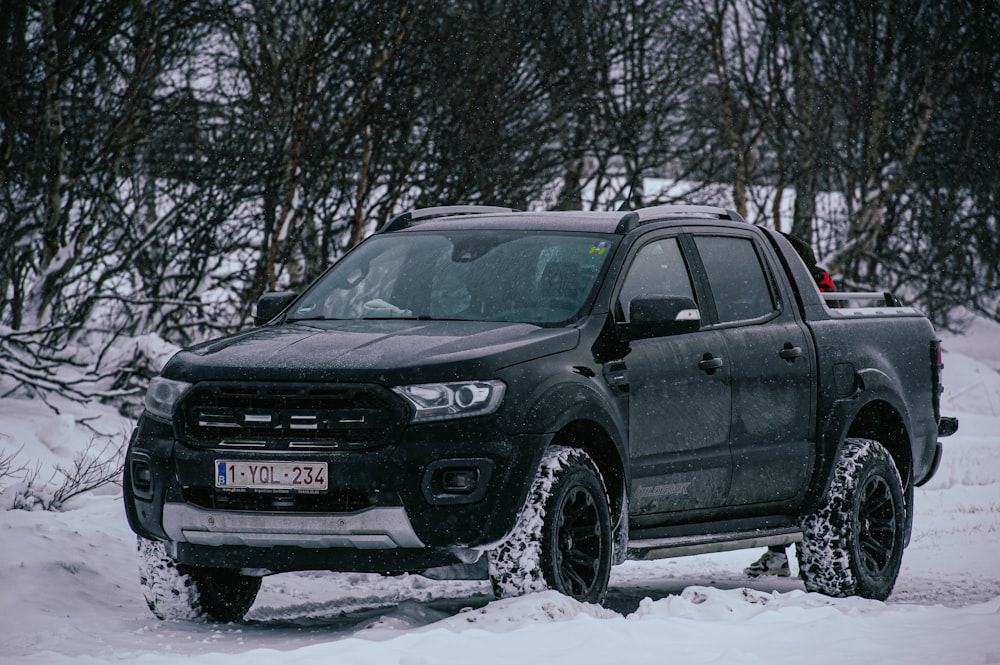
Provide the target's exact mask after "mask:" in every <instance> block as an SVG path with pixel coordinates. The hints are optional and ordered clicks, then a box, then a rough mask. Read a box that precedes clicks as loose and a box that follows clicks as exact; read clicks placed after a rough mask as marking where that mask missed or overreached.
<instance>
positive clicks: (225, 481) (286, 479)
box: [215, 460, 329, 491]
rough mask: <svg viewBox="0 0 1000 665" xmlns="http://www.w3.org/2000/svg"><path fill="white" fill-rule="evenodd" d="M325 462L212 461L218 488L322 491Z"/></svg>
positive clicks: (324, 486)
mask: <svg viewBox="0 0 1000 665" xmlns="http://www.w3.org/2000/svg"><path fill="white" fill-rule="evenodd" d="M326 471H327V468H326V462H248V461H245V460H244V461H236V460H216V461H215V486H216V487H218V488H219V489H262V490H264V489H269V490H298V491H308V490H314V491H319V490H325V489H326V488H327V487H328V482H329V481H328V479H327V473H326Z"/></svg>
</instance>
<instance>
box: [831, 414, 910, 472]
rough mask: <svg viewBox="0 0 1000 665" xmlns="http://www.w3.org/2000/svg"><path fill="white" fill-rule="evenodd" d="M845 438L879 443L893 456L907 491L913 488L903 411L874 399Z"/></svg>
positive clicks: (855, 420) (848, 430) (908, 441)
mask: <svg viewBox="0 0 1000 665" xmlns="http://www.w3.org/2000/svg"><path fill="white" fill-rule="evenodd" d="M844 438H845V439H872V440H874V441H878V442H879V443H880V444H882V446H883V447H884V448H885V449H886V450H887V451H888V452H889V455H890V456H892V460H893V462H895V464H896V469H897V470H898V471H899V476H900V479H901V480H902V481H903V487H904V489H905V488H906V487H908V486H909V485H911V484H912V482H913V481H912V478H913V451H912V447H911V443H910V433H909V430H908V428H907V426H906V422H905V421H904V419H903V417H902V415H901V414H900V412H899V410H898V409H897V408H896V407H894V406H893V405H892V404H890V403H889V402H888V401H885V400H883V399H874V400H872V401H870V402H868V403H867V404H865V405H864V406H863V407H862V408H861V409H860V410H859V411H858V412H857V414H856V415H855V416H854V418H853V419H852V420H851V423H850V426H849V427H848V429H847V432H846V435H845V437H844Z"/></svg>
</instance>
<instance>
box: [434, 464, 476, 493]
mask: <svg viewBox="0 0 1000 665" xmlns="http://www.w3.org/2000/svg"><path fill="white" fill-rule="evenodd" d="M478 483H479V469H443V470H442V471H441V489H443V490H444V491H445V492H448V493H450V494H472V493H473V492H475V491H476V485H477V484H478Z"/></svg>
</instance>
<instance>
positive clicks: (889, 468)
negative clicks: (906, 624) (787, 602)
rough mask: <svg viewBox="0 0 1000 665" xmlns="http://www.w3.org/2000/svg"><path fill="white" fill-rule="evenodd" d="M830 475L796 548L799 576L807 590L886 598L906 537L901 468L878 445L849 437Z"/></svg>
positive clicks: (897, 570)
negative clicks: (822, 497)
mask: <svg viewBox="0 0 1000 665" xmlns="http://www.w3.org/2000/svg"><path fill="white" fill-rule="evenodd" d="M833 474H834V475H833V480H832V482H831V485H830V490H829V492H828V493H827V496H826V497H825V498H824V500H823V502H822V503H821V504H820V505H819V507H818V508H817V510H816V511H815V512H814V513H813V514H812V515H811V516H810V517H809V518H808V519H807V520H806V522H805V530H804V536H803V539H802V542H800V543H799V544H798V546H797V547H796V551H797V553H798V559H799V574H800V576H801V578H802V580H803V582H804V583H805V587H806V589H807V590H808V591H817V592H819V593H823V594H826V595H828V596H837V597H843V596H862V597H864V598H872V599H875V600H885V599H886V598H887V597H888V596H889V594H890V593H891V592H892V588H893V586H894V585H895V584H896V577H897V576H898V575H899V566H900V563H901V561H902V558H903V548H904V546H905V541H906V524H907V522H906V502H905V497H904V493H903V484H902V482H901V480H900V477H899V471H898V469H897V468H896V464H895V463H894V462H893V460H892V456H891V455H889V453H888V451H886V449H885V448H884V447H883V446H882V444H880V443H878V442H877V441H872V440H869V439H848V440H847V441H845V442H844V447H843V449H842V450H841V453H840V456H839V458H838V460H837V464H836V466H835V468H834V472H833Z"/></svg>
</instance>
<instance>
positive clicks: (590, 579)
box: [488, 446, 613, 603]
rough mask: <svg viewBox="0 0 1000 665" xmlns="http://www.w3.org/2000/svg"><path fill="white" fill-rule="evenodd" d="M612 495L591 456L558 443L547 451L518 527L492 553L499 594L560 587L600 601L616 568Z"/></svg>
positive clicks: (581, 597) (576, 595) (573, 594)
mask: <svg viewBox="0 0 1000 665" xmlns="http://www.w3.org/2000/svg"><path fill="white" fill-rule="evenodd" d="M611 531H612V530H611V519H610V511H609V508H608V495H607V490H606V489H605V486H604V482H603V481H602V479H601V475H600V473H599V472H598V470H597V467H596V465H595V464H594V462H593V461H592V460H591V459H590V457H589V456H588V455H587V454H586V453H585V452H583V451H582V450H579V449H577V448H567V447H563V446H552V447H550V448H548V449H547V450H546V451H545V453H544V454H543V455H542V461H541V464H540V465H539V469H538V473H537V475H536V476H535V479H534V482H532V485H531V489H530V490H529V491H528V498H527V500H526V501H525V504H524V507H523V508H522V509H521V512H520V514H519V515H518V519H517V523H516V525H515V526H514V530H513V531H512V532H511V534H510V535H509V536H508V537H507V538H506V540H504V542H503V543H502V544H501V545H500V546H498V547H497V548H496V549H494V550H491V551H490V552H489V553H488V564H489V574H490V581H491V582H492V584H493V591H494V593H495V594H496V596H497V597H498V598H504V597H511V596H521V595H524V594H527V593H531V592H534V591H543V590H545V589H555V590H556V591H559V592H560V593H563V594H565V595H567V596H571V597H573V598H576V599H577V600H580V601H583V602H589V603H600V602H602V601H603V600H604V596H605V594H606V593H607V589H608V577H609V575H610V573H611V557H612V549H613V544H612V533H611Z"/></svg>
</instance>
